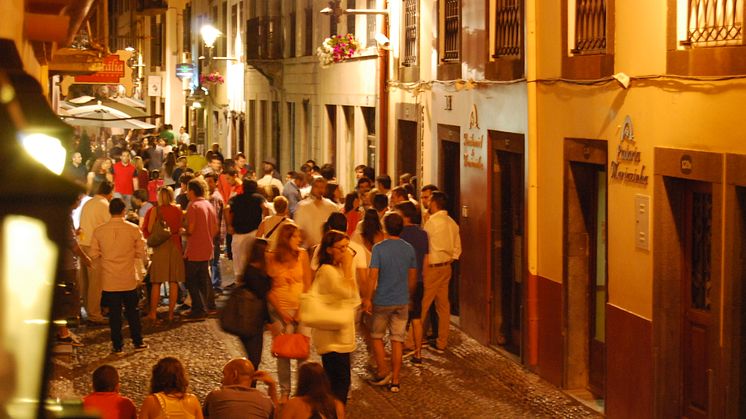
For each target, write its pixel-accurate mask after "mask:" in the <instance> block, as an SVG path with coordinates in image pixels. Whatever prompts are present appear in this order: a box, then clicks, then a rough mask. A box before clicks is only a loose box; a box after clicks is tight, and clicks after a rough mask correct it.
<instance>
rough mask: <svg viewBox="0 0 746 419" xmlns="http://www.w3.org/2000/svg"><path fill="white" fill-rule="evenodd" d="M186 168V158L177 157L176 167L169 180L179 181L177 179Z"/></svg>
mask: <svg viewBox="0 0 746 419" xmlns="http://www.w3.org/2000/svg"><path fill="white" fill-rule="evenodd" d="M186 167H187V159H186V156H179V157H178V158H177V159H176V167H175V168H174V171H173V172H171V178H172V179H173V180H175V181H176V182H178V181H179V177H181V175H182V174H184V169H186Z"/></svg>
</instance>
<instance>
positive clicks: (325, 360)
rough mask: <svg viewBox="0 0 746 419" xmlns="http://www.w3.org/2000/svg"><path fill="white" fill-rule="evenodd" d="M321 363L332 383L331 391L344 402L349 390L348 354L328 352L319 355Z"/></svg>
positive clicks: (345, 402)
mask: <svg viewBox="0 0 746 419" xmlns="http://www.w3.org/2000/svg"><path fill="white" fill-rule="evenodd" d="M321 364H322V365H323V366H324V371H326V376H327V377H329V381H330V382H331V385H332V393H333V394H334V396H335V397H336V398H337V399H339V401H341V402H342V403H344V404H347V394H348V393H349V392H350V382H351V378H350V354H349V353H344V354H343V353H339V352H328V353H325V354H323V355H321Z"/></svg>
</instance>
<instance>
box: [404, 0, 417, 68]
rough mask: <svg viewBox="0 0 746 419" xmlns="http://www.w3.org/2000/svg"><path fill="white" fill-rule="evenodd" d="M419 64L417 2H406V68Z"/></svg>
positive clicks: (412, 0) (410, 0)
mask: <svg viewBox="0 0 746 419" xmlns="http://www.w3.org/2000/svg"><path fill="white" fill-rule="evenodd" d="M416 64H417V0H405V2H404V59H403V60H402V65H403V66H405V67H408V66H412V65H416Z"/></svg>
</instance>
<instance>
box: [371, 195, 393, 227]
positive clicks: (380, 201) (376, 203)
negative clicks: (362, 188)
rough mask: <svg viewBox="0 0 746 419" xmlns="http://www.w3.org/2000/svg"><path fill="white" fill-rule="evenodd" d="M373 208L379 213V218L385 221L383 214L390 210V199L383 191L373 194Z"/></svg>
mask: <svg viewBox="0 0 746 419" xmlns="http://www.w3.org/2000/svg"><path fill="white" fill-rule="evenodd" d="M372 204H373V209H375V210H376V212H377V213H378V218H379V219H381V221H383V216H384V215H386V212H388V210H389V199H388V198H387V197H386V195H384V194H382V193H377V194H375V195H373V202H372Z"/></svg>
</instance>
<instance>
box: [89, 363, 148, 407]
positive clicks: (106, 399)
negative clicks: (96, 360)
mask: <svg viewBox="0 0 746 419" xmlns="http://www.w3.org/2000/svg"><path fill="white" fill-rule="evenodd" d="M91 381H92V382H93V393H90V394H88V395H87V396H85V397H83V407H85V410H86V411H90V412H95V413H98V414H100V415H101V417H102V418H104V419H137V408H136V407H135V403H133V402H132V400H130V399H129V398H127V397H124V396H122V395H121V394H119V389H120V384H119V372H118V371H117V369H116V368H114V367H113V366H111V365H108V364H104V365H101V366H100V367H98V368H96V369H95V370H94V371H93V376H92V377H91Z"/></svg>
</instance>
